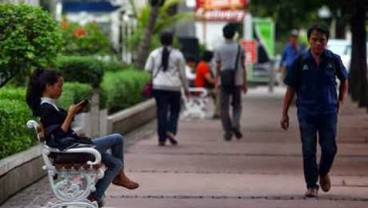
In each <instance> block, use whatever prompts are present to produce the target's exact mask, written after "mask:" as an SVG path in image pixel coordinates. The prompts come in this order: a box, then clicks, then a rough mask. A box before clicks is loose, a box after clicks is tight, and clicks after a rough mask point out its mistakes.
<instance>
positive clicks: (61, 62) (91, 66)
mask: <svg viewBox="0 0 368 208" xmlns="http://www.w3.org/2000/svg"><path fill="white" fill-rule="evenodd" d="M56 67H57V68H58V70H59V71H60V72H61V73H62V74H63V76H64V80H66V81H68V82H80V83H86V84H90V85H91V86H92V87H93V88H98V87H99V86H100V83H101V81H102V77H103V74H104V71H103V64H102V62H101V61H99V60H98V59H96V58H94V57H92V56H61V57H59V58H58V59H57V63H56Z"/></svg>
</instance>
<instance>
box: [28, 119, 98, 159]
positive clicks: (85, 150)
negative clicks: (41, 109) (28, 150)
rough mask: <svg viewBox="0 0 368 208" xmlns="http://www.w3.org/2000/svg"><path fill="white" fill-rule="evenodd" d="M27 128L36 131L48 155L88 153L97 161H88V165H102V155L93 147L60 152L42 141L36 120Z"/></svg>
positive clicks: (29, 123) (31, 121) (30, 122)
mask: <svg viewBox="0 0 368 208" xmlns="http://www.w3.org/2000/svg"><path fill="white" fill-rule="evenodd" d="M27 127H28V128H30V129H34V130H35V132H36V135H37V139H38V140H39V141H40V142H41V143H43V147H44V148H45V149H46V150H47V151H48V154H50V153H63V154H68V153H87V154H91V155H93V156H94V158H95V160H94V161H87V164H88V165H97V164H100V163H101V154H100V152H98V151H97V150H96V149H94V148H92V147H80V148H72V149H67V150H64V151H60V150H58V149H56V148H51V147H49V146H47V145H46V143H45V142H43V140H41V135H40V132H39V124H38V123H37V122H36V121H35V120H29V121H28V122H27Z"/></svg>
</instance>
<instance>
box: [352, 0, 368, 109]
mask: <svg viewBox="0 0 368 208" xmlns="http://www.w3.org/2000/svg"><path fill="white" fill-rule="evenodd" d="M354 3H355V9H354V13H353V16H352V18H351V23H350V24H351V31H352V54H351V62H350V66H351V67H350V74H349V87H350V95H351V97H352V99H353V101H358V104H359V106H360V107H363V106H368V89H367V87H368V82H367V58H366V57H367V56H366V54H367V51H366V31H365V19H366V18H365V12H366V10H365V5H364V2H362V1H359V0H355V1H354Z"/></svg>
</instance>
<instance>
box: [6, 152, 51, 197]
mask: <svg viewBox="0 0 368 208" xmlns="http://www.w3.org/2000/svg"><path fill="white" fill-rule="evenodd" d="M40 155H41V147H40V146H39V145H37V146H34V147H32V148H30V149H28V150H26V151H23V152H20V153H17V154H15V155H12V156H10V157H6V158H4V159H2V160H0V204H1V203H2V202H4V201H5V200H6V199H7V198H9V197H10V196H12V195H13V194H15V193H16V192H18V191H19V190H20V189H22V188H23V187H26V186H28V185H30V184H32V183H34V182H36V181H38V180H39V179H40V178H42V177H43V176H45V175H46V171H44V170H43V169H42V166H43V160H42V158H41V157H40Z"/></svg>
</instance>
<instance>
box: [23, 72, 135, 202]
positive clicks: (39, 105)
mask: <svg viewBox="0 0 368 208" xmlns="http://www.w3.org/2000/svg"><path fill="white" fill-rule="evenodd" d="M63 82H64V80H63V76H62V75H61V74H60V73H59V72H57V71H54V70H50V69H36V70H35V71H34V72H33V74H32V75H31V77H30V81H29V85H28V88H27V95H26V101H27V104H28V106H29V107H30V108H31V109H32V112H33V114H34V115H35V116H38V117H40V119H41V124H42V125H43V128H44V129H45V136H46V144H47V145H48V146H50V147H53V148H58V149H60V150H62V149H65V148H71V147H74V146H77V147H78V146H83V145H86V146H88V145H89V146H92V145H93V146H94V148H95V149H96V150H98V151H99V152H100V153H101V157H102V163H103V164H104V165H105V166H106V168H107V169H106V170H105V174H104V177H103V178H102V179H100V180H99V181H98V182H97V183H96V191H95V192H93V193H91V195H90V196H89V197H88V199H89V200H90V201H97V203H98V205H99V206H103V196H104V193H105V191H106V189H107V188H108V186H109V185H110V183H111V182H112V183H113V184H115V185H118V186H123V187H125V188H128V189H136V188H138V186H139V185H138V183H136V182H134V181H132V180H130V179H129V178H128V177H127V176H126V175H125V174H124V168H123V166H124V153H123V149H124V143H123V137H122V136H121V135H120V134H110V135H107V136H104V137H100V138H95V139H93V140H88V139H85V138H83V137H79V136H78V135H77V134H76V133H75V132H74V131H73V130H72V129H71V123H72V121H73V120H74V116H75V115H76V114H77V113H79V112H80V111H81V110H82V109H83V108H84V107H85V104H86V103H85V101H81V102H79V103H77V104H72V105H71V106H70V107H69V109H68V111H66V110H64V109H62V108H60V107H58V106H56V100H57V99H58V98H59V97H60V96H61V93H62V91H63V89H62V88H63ZM108 149H111V153H109V152H108V151H107V150H108Z"/></svg>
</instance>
